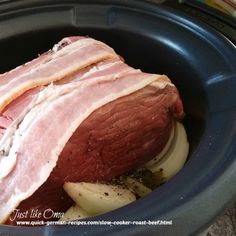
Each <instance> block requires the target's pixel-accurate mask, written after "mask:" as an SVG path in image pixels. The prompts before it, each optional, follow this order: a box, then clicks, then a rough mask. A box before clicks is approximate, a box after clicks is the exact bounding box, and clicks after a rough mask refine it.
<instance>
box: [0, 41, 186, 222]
mask: <svg viewBox="0 0 236 236" xmlns="http://www.w3.org/2000/svg"><path fill="white" fill-rule="evenodd" d="M140 56H141V55H140ZM0 96H1V99H0V111H1V115H0V192H1V195H0V222H2V223H4V222H6V223H8V224H12V223H14V222H15V221H17V220H20V219H19V218H18V219H17V218H16V219H15V218H14V217H13V215H15V214H14V210H15V209H19V211H21V212H26V211H27V210H28V211H31V210H32V209H34V210H38V211H41V212H43V211H44V210H45V209H52V210H53V211H57V212H58V211H59V212H63V211H65V210H66V209H67V208H68V207H69V206H70V205H71V204H72V201H71V200H70V198H69V197H68V196H67V195H66V193H65V192H64V191H63V189H62V185H63V183H64V182H65V181H71V182H79V181H90V182H96V181H109V180H111V179H112V178H114V177H116V176H119V175H121V174H124V173H126V172H127V171H130V170H133V169H135V168H137V167H140V166H142V165H144V164H145V163H146V162H147V161H149V160H150V159H152V158H153V157H154V156H156V155H157V154H158V153H159V152H160V151H161V150H162V149H163V147H164V146H165V144H166V142H167V140H168V138H169V136H170V132H171V129H172V127H173V124H174V122H175V120H176V119H178V120H180V119H182V118H183V114H184V112H183V107H182V102H181V99H180V97H179V94H178V91H177V89H176V87H175V86H174V85H173V84H172V83H171V81H170V80H169V79H168V78H167V77H166V76H164V75H157V74H148V73H144V72H141V71H140V70H136V69H134V68H132V67H130V66H128V65H127V64H125V63H124V62H123V60H122V59H121V58H120V57H119V56H118V55H117V54H116V53H115V52H114V50H113V49H111V48H110V47H109V46H107V45H105V44H104V43H102V42H100V41H97V40H94V39H91V38H85V37H69V38H65V39H63V40H62V41H61V42H59V43H58V44H56V45H55V46H54V47H53V49H52V50H50V51H49V52H47V53H45V54H43V55H41V56H39V57H38V58H37V59H35V60H33V61H31V62H29V63H27V64H25V65H23V66H20V67H17V68H16V69H14V70H12V71H10V72H7V73H5V74H2V75H0ZM12 212H13V214H12V215H11V217H10V218H9V215H10V214H11V213H12ZM40 219H44V220H47V219H45V218H43V217H41V218H40ZM24 220H26V218H24ZM31 220H32V218H31ZM36 220H38V218H37V219H36Z"/></svg>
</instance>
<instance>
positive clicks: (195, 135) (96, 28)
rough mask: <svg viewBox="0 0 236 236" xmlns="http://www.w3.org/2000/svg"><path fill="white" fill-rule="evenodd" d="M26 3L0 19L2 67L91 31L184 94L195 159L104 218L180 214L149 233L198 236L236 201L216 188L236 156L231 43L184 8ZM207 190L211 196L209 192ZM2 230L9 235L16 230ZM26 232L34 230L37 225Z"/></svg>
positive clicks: (139, 3)
mask: <svg viewBox="0 0 236 236" xmlns="http://www.w3.org/2000/svg"><path fill="white" fill-rule="evenodd" d="M15 2H19V1H15ZM22 2H23V3H25V4H26V6H27V7H28V8H27V7H26V10H24V9H23V7H22V6H21V7H22V10H19V9H17V7H16V9H15V10H12V11H9V14H7V13H6V12H5V13H4V17H2V18H0V22H1V31H0V52H1V55H0V62H1V67H0V71H1V72H4V71H8V70H10V69H12V68H14V67H16V66H18V65H21V64H22V63H24V62H27V61H29V60H31V59H33V58H35V57H37V55H38V54H40V53H43V52H45V51H47V50H48V49H50V48H51V47H52V46H53V44H54V43H56V42H58V41H59V40H60V39H62V38H63V37H65V36H68V35H88V36H91V37H94V38H96V39H99V40H102V41H104V42H105V43H107V44H109V45H110V46H111V47H113V48H114V49H115V50H116V51H117V52H118V53H119V54H120V55H121V56H122V57H123V58H124V59H125V61H126V62H127V63H128V64H130V65H132V66H134V67H136V68H140V69H142V70H143V71H146V72H152V73H160V74H162V73H163V74H166V75H168V76H169V77H170V78H171V80H172V81H173V83H174V84H176V86H177V88H178V89H179V91H180V95H181V97H182V100H183V103H184V108H185V112H186V118H185V121H184V124H185V127H186V129H187V134H188V139H189V143H190V155H189V157H190V159H189V162H188V164H187V165H186V166H185V167H184V168H183V170H182V171H180V174H178V175H177V176H175V177H174V178H173V179H172V180H171V181H169V182H168V183H167V184H164V185H163V186H161V187H160V188H158V189H157V190H156V191H154V192H153V193H152V194H150V195H149V196H147V197H145V198H144V199H140V200H138V201H137V202H136V203H134V204H130V205H128V206H127V207H124V208H121V209H118V210H117V211H115V212H111V213H109V214H108V215H105V216H104V217H105V218H104V219H107V220H112V219H117V218H119V219H121V220H125V219H128V220H129V219H136V220H137V219H138V220H142V219H160V217H162V219H163V217H164V216H165V217H166V218H167V219H168V218H170V219H173V221H174V225H173V226H172V227H170V228H162V227H160V228H156V227H154V226H153V227H152V226H150V227H149V230H150V232H152V233H153V234H149V235H156V232H157V231H158V232H159V233H160V235H164V233H165V235H173V232H176V235H177V234H178V235H185V234H184V233H186V232H189V233H188V235H190V234H191V233H192V232H195V231H196V230H198V228H199V227H203V225H204V224H206V222H209V220H211V219H212V218H213V217H214V216H215V215H216V214H218V213H219V211H220V210H222V208H223V207H224V206H223V205H224V204H225V203H226V202H227V201H229V199H230V198H232V194H230V193H229V194H224V196H225V198H224V199H223V200H222V197H217V196H216V194H214V193H215V192H214V191H210V190H209V188H208V187H209V185H210V184H212V183H213V182H214V181H215V178H218V177H219V176H220V175H221V174H222V173H221V171H220V170H222V168H226V167H228V165H230V160H232V158H231V155H232V152H233V148H232V146H230V145H231V140H233V137H234V135H235V134H234V130H233V129H232V127H234V126H232V125H231V124H230V123H229V121H230V120H232V119H233V117H234V118H235V113H233V111H231V108H232V107H235V104H234V103H232V100H234V99H235V91H234V92H232V91H231V90H230V88H231V87H232V88H233V85H235V82H234V80H233V77H232V75H233V73H236V72H235V67H234V65H235V64H234V62H233V61H232V60H231V59H230V58H232V55H233V56H235V54H234V53H233V51H232V46H231V45H230V43H229V42H227V41H226V40H225V39H223V37H221V36H220V35H219V34H216V33H214V32H212V31H211V29H210V28H208V27H207V26H205V25H204V27H203V25H201V24H199V22H194V20H193V19H188V18H187V17H185V16H181V14H180V13H179V12H175V11H171V10H170V9H165V8H164V7H163V8H162V7H160V8H158V7H156V6H154V5H151V4H150V5H149V4H145V3H144V2H145V1H115V0H114V1H104V4H101V5H100V3H98V2H103V1H96V0H93V1H90V4H89V6H88V4H87V1H82V0H81V1H79V0H76V1H74V0H70V1H62V0H60V1H56V0H53V1H52V0H47V1H46V0H45V1H42V0H40V1H22ZM27 2H34V3H35V6H34V7H33V6H30V4H29V6H28V5H27ZM93 2H95V3H94V4H93ZM107 2H109V3H110V4H107ZM23 3H22V4H23ZM80 3H81V4H80ZM37 4H38V5H37ZM41 4H42V5H44V6H43V7H42V6H41ZM129 4H130V5H129ZM132 4H133V5H132ZM54 5H55V6H54ZM231 53H232V55H231ZM233 64H234V65H233ZM225 75H226V77H225ZM227 76H228V77H227ZM230 76H231V77H230ZM225 81H226V84H227V83H228V84H227V86H225V85H224V84H225ZM222 88H223V90H224V89H225V92H226V93H227V91H231V92H230V94H229V96H226V97H225V99H220V96H219V94H220V95H222V94H224V93H223V92H222ZM217 102H218V103H217ZM218 104H219V105H218ZM227 104H230V106H229V105H227ZM232 104H233V105H232ZM226 108H227V110H226ZM235 127H236V126H235ZM222 137H223V138H222ZM226 137H227V140H228V141H226ZM216 176H217V177H216ZM221 181H222V180H221ZM214 183H215V182H214ZM224 186H226V187H227V186H229V184H228V185H227V184H223V182H220V183H219V186H218V188H220V189H223V187H224ZM218 188H217V187H215V188H214V189H213V190H215V191H217V190H218ZM208 190H209V191H208ZM204 191H208V193H207V194H204V195H203V194H202V195H201V193H204ZM195 196H197V198H195ZM212 196H213V198H214V201H212V199H213V198H212ZM205 201H206V202H207V204H208V205H209V211H208V213H206V212H205V213H206V214H205V213H204V215H202V210H205V209H206V207H208V206H206V205H205ZM210 206H212V207H211V208H210ZM99 217H100V216H99ZM192 219H193V220H192ZM3 228H4V229H3ZM45 229H46V230H48V231H50V232H51V231H52V232H53V231H55V232H57V233H60V232H61V235H62V234H63V233H65V234H66V235H67V234H68V232H69V231H70V233H72V232H73V233H74V235H77V233H78V230H79V231H81V232H82V231H83V232H86V234H87V233H88V234H89V235H92V234H97V235H99V232H100V235H105V233H107V234H106V235H109V232H110V231H107V230H113V229H114V228H112V227H111V228H109V229H107V228H106V227H105V226H104V227H100V228H99V230H100V231H98V232H97V231H94V228H84V227H82V226H81V228H79V229H78V228H74V229H73V230H74V231H71V230H72V228H69V229H68V227H66V226H65V228H63V230H64V231H62V228H60V227H59V228H57V227H54V228H53V227H48V228H45ZM96 229H97V228H96ZM123 229H124V228H123ZM143 229H144V228H142V229H141V228H135V229H134V228H132V229H131V227H130V231H129V233H130V234H132V235H133V234H134V230H136V233H137V232H138V233H139V234H140V232H141V231H142V230H143ZM145 229H146V228H145ZM1 230H6V232H7V230H8V227H5V226H4V227H2V228H1ZM11 230H12V229H11ZM14 230H15V231H11V232H13V234H12V235H14V232H16V233H15V235H16V234H17V235H19V232H20V231H18V229H14ZM25 230H28V231H27V232H29V234H31V233H32V232H31V229H26V228H25ZM38 230H39V231H35V232H39V235H42V234H40V233H42V232H41V230H42V229H41V228H40V229H38ZM68 230H69V231H68ZM115 230H118V227H116V228H115ZM125 230H127V228H125ZM4 232H5V231H4ZM117 232H118V231H117ZM126 232H127V235H128V231H126ZM146 232H147V233H150V232H149V231H146ZM22 235H26V231H22Z"/></svg>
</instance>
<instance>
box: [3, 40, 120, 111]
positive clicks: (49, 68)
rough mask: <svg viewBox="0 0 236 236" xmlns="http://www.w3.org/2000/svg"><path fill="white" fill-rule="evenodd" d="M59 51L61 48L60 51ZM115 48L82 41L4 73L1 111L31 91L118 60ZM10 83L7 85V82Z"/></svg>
mask: <svg viewBox="0 0 236 236" xmlns="http://www.w3.org/2000/svg"><path fill="white" fill-rule="evenodd" d="M56 50H58V47H57V48H56ZM117 57H118V56H117V55H116V54H115V52H114V51H113V49H112V48H110V47H108V46H107V45H105V44H104V43H102V42H99V41H96V40H94V39H91V38H79V40H77V41H72V43H71V44H69V45H67V46H65V47H63V48H61V49H60V50H59V51H51V52H50V53H48V54H47V55H45V56H43V57H42V58H39V59H37V60H36V61H34V62H32V63H29V64H28V65H27V64H26V66H25V67H26V68H25V69H24V68H21V67H19V68H18V69H16V70H15V71H14V70H13V71H12V72H8V73H6V74H3V75H2V76H1V77H2V78H1V79H2V80H1V83H0V85H1V87H0V97H1V100H0V111H2V110H3V109H4V108H5V107H6V106H7V105H8V104H9V103H10V102H11V101H13V100H14V99H15V98H17V97H18V96H20V95H21V94H23V93H24V92H26V91H27V90H29V89H31V88H34V87H37V86H41V85H46V84H49V83H51V82H53V81H57V80H60V79H62V78H64V77H65V76H68V75H70V74H73V73H74V72H76V71H78V70H80V69H82V68H85V67H87V66H89V65H91V64H93V63H96V62H99V61H101V60H105V59H108V58H117ZM6 81H7V82H6Z"/></svg>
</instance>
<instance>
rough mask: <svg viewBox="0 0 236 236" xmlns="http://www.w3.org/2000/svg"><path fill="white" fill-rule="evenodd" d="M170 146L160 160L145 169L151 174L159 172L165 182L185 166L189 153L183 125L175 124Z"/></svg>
mask: <svg viewBox="0 0 236 236" xmlns="http://www.w3.org/2000/svg"><path fill="white" fill-rule="evenodd" d="M174 133H175V134H174V138H173V140H172V142H171V146H170V147H169V150H168V151H167V152H166V154H165V155H164V156H163V157H162V158H161V160H159V161H157V162H154V164H153V165H151V166H148V167H147V168H148V169H149V170H151V171H152V172H153V173H158V172H161V175H162V177H163V178H164V179H165V180H168V179H170V178H171V177H173V176H174V175H175V174H176V173H177V172H178V171H179V170H180V169H181V168H182V167H183V166H184V164H185V162H186V159H187V157H188V152H189V143H188V140H187V134H186V131H185V128H184V126H183V124H181V123H179V122H176V127H175V132H174Z"/></svg>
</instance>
